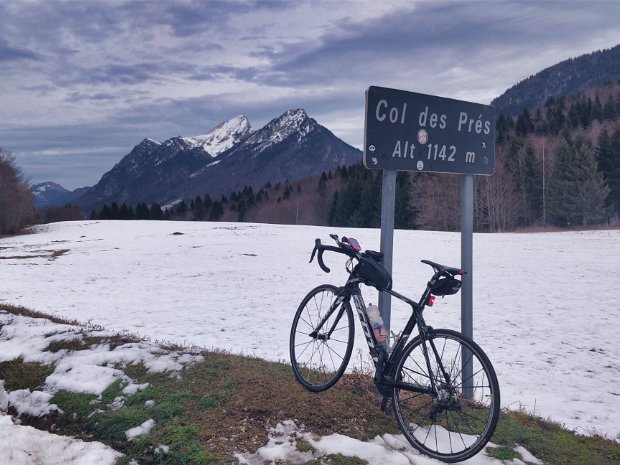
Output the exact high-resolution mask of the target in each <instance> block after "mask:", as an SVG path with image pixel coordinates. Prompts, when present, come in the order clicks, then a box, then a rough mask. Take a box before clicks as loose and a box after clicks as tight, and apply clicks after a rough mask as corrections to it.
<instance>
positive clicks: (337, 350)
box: [289, 284, 355, 392]
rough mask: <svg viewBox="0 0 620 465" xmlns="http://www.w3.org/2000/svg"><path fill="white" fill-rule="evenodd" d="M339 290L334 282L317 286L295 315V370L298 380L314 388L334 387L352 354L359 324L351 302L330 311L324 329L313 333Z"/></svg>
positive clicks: (292, 352)
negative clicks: (329, 331) (328, 333)
mask: <svg viewBox="0 0 620 465" xmlns="http://www.w3.org/2000/svg"><path fill="white" fill-rule="evenodd" d="M337 292H338V289H337V288H336V287H335V286H332V285H330V284H323V285H321V286H318V287H316V288H314V289H313V290H311V291H310V292H309V293H308V294H307V295H306V297H304V299H303V300H302V301H301V304H300V305H299V308H298V309H297V312H296V313H295V318H294V319H293V325H292V327H291V335H290V342H289V349H290V357H291V365H292V367H293V373H294V374H295V378H296V379H297V381H298V382H299V383H300V384H301V385H302V386H303V387H304V388H306V389H308V390H309V391H312V392H321V391H325V390H326V389H329V388H330V387H332V386H333V385H334V384H335V383H336V382H337V381H338V380H339V379H340V377H341V376H342V374H343V373H344V371H345V369H346V368H347V365H348V363H349V359H350V358H351V351H352V350H353V338H354V335H355V327H354V319H353V311H352V310H351V305H350V304H349V302H347V301H345V302H343V303H342V304H341V306H340V307H339V308H337V309H336V310H335V311H334V312H333V313H332V315H330V317H329V319H328V320H327V322H326V324H325V325H324V326H323V327H322V328H321V329H320V331H319V332H320V334H317V335H316V336H315V337H312V336H311V333H313V332H315V331H316V330H317V326H318V324H319V322H320V321H321V319H322V318H323V317H324V316H325V315H326V314H327V311H328V310H329V309H330V308H331V305H332V303H333V302H334V300H335V299H336V295H337ZM341 309H343V313H342V314H341V316H340V318H339V321H337V322H336V323H337V326H336V327H335V330H334V331H333V333H332V335H331V337H327V336H325V334H326V332H327V331H328V330H329V328H331V327H332V325H333V324H334V321H335V319H336V318H337V317H338V315H339V314H340V310H341Z"/></svg>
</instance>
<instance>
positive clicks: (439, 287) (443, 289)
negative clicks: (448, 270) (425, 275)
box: [431, 277, 462, 296]
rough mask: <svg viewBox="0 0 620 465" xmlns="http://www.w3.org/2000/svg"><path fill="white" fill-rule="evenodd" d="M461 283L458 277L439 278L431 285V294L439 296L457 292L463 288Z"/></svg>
mask: <svg viewBox="0 0 620 465" xmlns="http://www.w3.org/2000/svg"><path fill="white" fill-rule="evenodd" d="M461 284H462V283H461V281H459V280H458V279H456V278H446V277H443V278H439V279H438V280H437V281H435V284H433V287H431V294H434V295H437V296H444V295H452V294H456V293H457V292H458V291H459V289H461Z"/></svg>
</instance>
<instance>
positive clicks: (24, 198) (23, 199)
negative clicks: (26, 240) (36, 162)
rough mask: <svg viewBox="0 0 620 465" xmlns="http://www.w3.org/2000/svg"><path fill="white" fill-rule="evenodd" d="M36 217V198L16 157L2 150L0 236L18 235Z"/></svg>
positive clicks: (0, 158)
mask: <svg viewBox="0 0 620 465" xmlns="http://www.w3.org/2000/svg"><path fill="white" fill-rule="evenodd" d="M36 217H37V215H36V210H35V207H34V197H33V195H32V193H31V192H30V188H29V186H28V183H27V182H26V181H25V180H24V178H23V175H22V172H21V170H20V169H19V167H18V166H17V165H16V163H15V157H14V156H13V154H12V153H11V152H9V151H6V150H3V149H2V148H0V234H17V233H18V232H19V230H20V229H22V228H23V227H25V226H28V225H31V224H33V223H34V222H35V221H36Z"/></svg>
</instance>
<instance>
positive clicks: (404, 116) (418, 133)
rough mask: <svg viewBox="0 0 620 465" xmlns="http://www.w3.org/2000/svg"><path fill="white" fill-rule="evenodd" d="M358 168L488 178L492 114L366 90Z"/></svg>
mask: <svg viewBox="0 0 620 465" xmlns="http://www.w3.org/2000/svg"><path fill="white" fill-rule="evenodd" d="M364 165H365V166H366V168H369V169H377V170H395V171H430V172H436V173H461V174H483V175H490V174H493V172H494V171H495V110H494V109H493V107H491V106H488V105H480V104H478V103H471V102H464V101H460V100H453V99H449V98H443V97H436V96H433V95H424V94H418V93H415V92H406V91H402V90H395V89H387V88H384V87H374V86H373V87H370V88H369V89H368V91H367V92H366V125H365V132H364Z"/></svg>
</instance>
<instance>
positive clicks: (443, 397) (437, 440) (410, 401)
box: [290, 234, 500, 462]
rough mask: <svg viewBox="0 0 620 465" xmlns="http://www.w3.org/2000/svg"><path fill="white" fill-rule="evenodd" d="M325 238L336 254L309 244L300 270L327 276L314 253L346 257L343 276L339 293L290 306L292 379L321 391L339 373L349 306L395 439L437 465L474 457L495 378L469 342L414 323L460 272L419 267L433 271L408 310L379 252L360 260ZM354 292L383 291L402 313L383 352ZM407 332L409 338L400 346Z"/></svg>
mask: <svg viewBox="0 0 620 465" xmlns="http://www.w3.org/2000/svg"><path fill="white" fill-rule="evenodd" d="M330 237H332V238H333V239H334V240H335V241H336V244H337V247H335V246H331V245H323V244H321V240H320V239H316V241H315V246H314V249H313V250H312V255H311V257H310V262H312V261H313V260H314V257H315V255H316V254H317V253H318V263H319V266H320V267H321V269H322V270H323V271H325V272H326V273H329V272H330V269H329V268H328V267H327V266H326V265H325V262H324V261H323V253H324V252H325V251H330V252H337V253H340V254H343V255H346V256H347V257H348V260H347V262H346V265H345V266H346V270H347V272H348V273H349V277H348V279H347V282H346V284H345V285H344V286H342V287H336V286H333V285H331V284H323V285H321V286H318V287H316V288H315V289H313V290H311V291H310V292H309V293H308V295H306V296H305V297H304V299H303V300H302V302H301V304H300V305H299V308H298V309H297V312H296V313H295V318H294V319H293V325H292V328H291V335H290V356H291V364H292V367H293V372H294V374H295V378H296V379H297V381H299V383H301V385H302V386H303V387H304V388H306V389H308V390H310V391H313V392H321V391H325V390H326V389H329V388H330V387H332V386H333V385H334V384H335V383H336V382H337V381H338V379H339V378H340V377H341V376H342V374H343V373H344V372H345V370H346V368H347V364H348V362H349V359H350V358H351V352H352V350H353V339H354V333H355V328H354V317H353V311H352V308H351V300H352V301H353V304H354V305H355V309H356V310H357V315H358V316H359V320H360V322H361V326H362V330H363V332H364V336H365V338H366V342H367V343H368V348H369V351H370V355H371V358H372V360H373V364H374V366H375V370H376V371H375V375H374V378H373V380H374V383H375V386H376V388H377V390H378V392H379V393H380V395H381V396H383V401H382V404H381V408H382V410H383V411H384V412H386V413H391V412H393V413H394V415H395V417H396V421H397V423H398V426H399V428H400V430H401V431H402V433H403V434H404V436H405V438H407V440H408V441H409V442H410V443H411V445H413V447H415V448H416V449H417V450H419V451H420V452H421V453H423V454H426V455H428V456H430V457H433V458H435V459H439V460H442V461H444V462H460V461H463V460H466V459H468V458H470V457H472V456H474V455H475V454H477V453H478V452H479V451H480V450H482V448H484V446H485V445H486V444H487V442H488V441H489V439H490V438H491V436H492V435H493V432H494V431H495V427H496V425H497V421H498V418H499V411H500V393H499V384H498V381H497V376H496V374H495V370H494V369H493V366H492V364H491V362H490V361H489V358H488V357H487V356H486V354H485V353H484V352H483V351H482V349H481V348H480V347H479V346H478V344H476V343H475V342H474V341H473V340H472V339H470V338H468V337H466V336H464V335H463V334H461V333H459V332H457V331H452V330H449V329H434V328H432V327H431V326H428V325H427V324H426V323H425V321H424V318H423V317H422V313H423V311H424V309H425V307H427V306H432V305H433V303H434V300H435V297H436V296H446V295H452V294H455V293H457V292H458V291H459V289H460V287H461V281H460V280H459V279H457V276H462V275H464V274H465V272H464V271H463V270H462V269H459V268H453V267H448V266H444V265H441V264H439V263H435V262H432V261H429V260H422V262H423V263H425V264H427V265H430V266H431V267H432V268H433V275H432V277H431V279H430V281H428V284H427V286H426V289H425V290H424V292H423V293H422V297H421V298H420V300H419V301H418V302H415V301H413V300H411V299H409V298H407V297H405V296H404V295H402V294H399V293H398V292H395V291H394V290H392V277H391V275H390V273H388V271H387V270H386V269H385V268H384V267H383V266H382V265H381V261H382V259H383V254H381V253H380V252H375V251H373V250H366V251H364V252H362V248H361V246H360V245H359V243H358V241H357V240H355V239H353V238H346V237H342V239H339V238H338V236H337V235H334V234H332V235H330ZM360 284H364V285H367V286H372V287H374V288H376V289H377V290H379V291H383V292H387V293H389V294H390V295H392V296H394V297H395V298H397V299H400V300H401V301H403V302H405V303H407V304H409V305H410V306H411V310H412V315H411V317H410V318H409V321H408V322H407V324H406V325H405V327H404V329H403V330H402V332H401V333H400V335H398V336H393V337H391V338H389V339H391V342H392V344H391V345H389V343H386V342H383V341H382V337H381V336H377V331H376V330H375V328H373V322H372V321H371V319H370V318H369V314H368V311H367V307H366V305H365V303H364V299H363V298H362V294H361V290H360ZM374 326H375V327H376V326H377V325H376V324H375V325H374ZM415 327H417V329H418V335H416V336H415V337H414V338H413V339H412V340H411V341H409V338H410V336H411V333H412V331H413V330H414V328H415ZM408 341H409V342H408ZM388 342H389V341H388Z"/></svg>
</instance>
